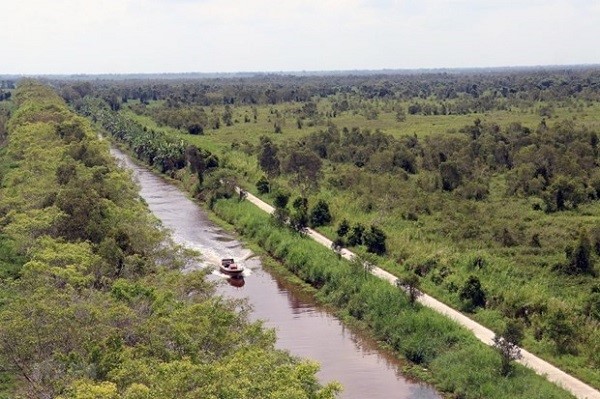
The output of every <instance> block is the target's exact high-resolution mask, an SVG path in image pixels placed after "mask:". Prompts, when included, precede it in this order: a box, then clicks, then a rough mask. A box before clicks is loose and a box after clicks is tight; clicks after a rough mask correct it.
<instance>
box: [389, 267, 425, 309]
mask: <svg viewBox="0 0 600 399" xmlns="http://www.w3.org/2000/svg"><path fill="white" fill-rule="evenodd" d="M396 287H398V288H400V289H402V290H404V291H405V292H406V293H407V294H408V300H409V301H410V303H415V301H416V300H417V298H418V297H420V296H421V295H423V293H422V292H421V291H420V290H419V289H420V287H421V280H420V279H419V276H417V275H416V274H414V273H408V274H407V275H406V276H404V277H402V278H399V279H397V280H396Z"/></svg>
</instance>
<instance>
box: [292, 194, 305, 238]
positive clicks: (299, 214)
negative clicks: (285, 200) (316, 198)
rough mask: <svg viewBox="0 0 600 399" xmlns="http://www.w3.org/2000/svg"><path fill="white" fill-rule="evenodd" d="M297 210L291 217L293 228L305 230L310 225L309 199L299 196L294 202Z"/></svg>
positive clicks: (293, 205) (300, 230) (293, 204)
mask: <svg viewBox="0 0 600 399" xmlns="http://www.w3.org/2000/svg"><path fill="white" fill-rule="evenodd" d="M292 207H293V208H294V210H295V212H294V213H293V214H292V216H291V218H290V226H291V227H292V229H294V230H296V231H298V232H303V231H304V230H306V227H308V200H307V199H306V198H304V197H297V198H296V199H295V200H294V202H293V203H292Z"/></svg>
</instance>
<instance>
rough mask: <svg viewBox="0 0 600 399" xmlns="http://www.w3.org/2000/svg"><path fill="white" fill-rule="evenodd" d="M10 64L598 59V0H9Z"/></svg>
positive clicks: (10, 68)
mask: <svg viewBox="0 0 600 399" xmlns="http://www.w3.org/2000/svg"><path fill="white" fill-rule="evenodd" d="M0 20H1V21H2V24H1V26H2V30H1V34H0V74H26V75H28V74H79V73H81V74H98V73H176V72H258V71H267V72H276V71H328V70H364V69H370V70H378V69H415V68H463V67H494V66H531V65H574V64H599V63H600V46H599V45H598V40H600V0H514V1H513V0H371V1H369V0H0Z"/></svg>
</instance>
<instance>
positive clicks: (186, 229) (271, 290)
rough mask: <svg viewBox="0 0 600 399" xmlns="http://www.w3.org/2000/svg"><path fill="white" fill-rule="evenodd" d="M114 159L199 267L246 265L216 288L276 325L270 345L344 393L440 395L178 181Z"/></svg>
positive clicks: (411, 397)
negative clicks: (264, 257) (278, 272)
mask: <svg viewBox="0 0 600 399" xmlns="http://www.w3.org/2000/svg"><path fill="white" fill-rule="evenodd" d="M111 152H112V154H113V156H115V157H116V158H117V159H119V161H120V162H121V164H122V165H123V166H124V167H126V168H128V169H131V170H132V171H133V176H134V178H135V180H136V181H137V182H138V184H139V185H140V188H141V191H140V194H141V196H142V197H143V198H144V200H145V201H146V202H147V203H148V206H149V208H150V210H151V211H152V212H153V213H154V214H155V215H156V216H157V217H158V218H159V219H160V220H161V221H162V223H163V225H164V226H165V227H166V228H168V229H169V230H171V232H172V236H173V238H174V240H175V241H176V242H177V243H179V244H182V245H184V246H186V247H188V248H193V249H196V250H198V251H200V252H201V253H202V254H203V261H202V263H203V264H202V265H200V266H201V267H211V268H214V267H217V265H218V264H219V261H220V259H221V258H229V257H230V258H234V259H236V260H239V261H241V262H242V263H243V265H244V266H245V267H246V268H248V270H247V271H245V272H244V274H245V277H244V279H241V280H236V281H233V283H237V284H235V285H238V286H239V285H241V284H240V283H244V284H243V286H242V287H235V286H232V285H228V284H222V285H221V286H220V288H219V292H220V293H221V294H223V295H225V296H229V297H234V298H247V299H248V301H249V303H250V304H251V305H252V307H253V312H252V318H254V319H260V320H264V321H265V325H266V326H267V327H271V328H275V329H276V331H277V347H278V348H281V349H286V350H288V351H290V353H292V354H294V355H297V356H301V357H303V358H309V359H313V360H315V361H317V362H319V363H320V365H321V371H320V372H319V374H318V376H319V379H321V380H322V381H323V382H327V381H331V380H336V381H339V382H340V383H341V384H342V385H343V387H344V391H343V393H342V394H341V395H340V397H341V398H346V399H366V398H369V399H376V398H398V399H433V398H439V397H440V396H439V395H438V394H437V393H436V392H435V390H433V389H432V388H431V387H429V386H427V385H424V384H419V383H415V382H412V381H408V380H406V379H405V378H404V377H403V376H402V374H401V373H400V372H399V367H400V364H399V363H398V362H397V361H396V360H395V359H394V358H393V357H392V356H388V355H386V354H385V353H383V352H380V351H379V350H377V348H376V345H375V343H374V342H372V341H370V340H369V339H366V338H364V337H362V336H360V335H358V334H355V333H354V332H352V331H350V330H348V329H347V328H345V327H344V325H343V324H342V323H341V322H340V321H339V320H338V319H336V318H335V317H334V316H332V315H331V314H329V313H327V312H326V311H324V310H323V309H321V308H319V307H318V306H317V304H316V303H315V302H314V301H313V300H312V298H310V297H309V296H307V295H306V294H304V293H302V292H299V291H298V290H296V289H295V287H294V286H291V285H290V284H288V283H287V282H286V281H285V280H280V279H277V278H276V276H273V275H271V274H270V273H269V272H268V271H266V270H264V269H263V268H262V266H261V263H260V259H259V258H258V257H255V256H254V255H253V254H252V252H251V251H250V250H248V249H246V248H244V247H242V245H241V244H240V243H239V242H238V241H236V240H235V239H234V238H233V237H232V236H231V235H229V234H228V233H227V232H226V231H224V230H223V229H221V228H219V227H218V226H216V225H214V224H213V223H212V222H211V221H209V220H208V218H207V216H206V214H205V213H204V211H203V210H202V209H201V208H200V207H198V206H197V205H196V204H195V203H194V202H193V201H191V200H190V199H188V198H187V197H186V196H185V194H184V193H182V192H181V191H180V190H179V189H178V188H177V187H175V186H173V185H171V184H169V183H167V182H166V181H164V180H163V179H161V178H160V177H157V176H156V175H154V174H153V173H151V172H150V171H148V170H147V169H145V168H143V167H140V166H137V165H135V164H134V163H133V162H131V160H130V159H129V158H128V157H127V156H126V155H125V154H123V153H122V152H120V151H119V150H116V149H113V150H111Z"/></svg>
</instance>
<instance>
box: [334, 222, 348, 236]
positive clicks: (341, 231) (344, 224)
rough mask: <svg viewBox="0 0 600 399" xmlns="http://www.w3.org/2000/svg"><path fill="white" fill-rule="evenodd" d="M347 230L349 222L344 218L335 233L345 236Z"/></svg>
mask: <svg viewBox="0 0 600 399" xmlns="http://www.w3.org/2000/svg"><path fill="white" fill-rule="evenodd" d="M349 231H350V223H348V220H346V219H344V220H342V222H341V223H340V225H339V226H338V228H337V231H336V233H337V235H338V236H339V237H346V234H348V232H349Z"/></svg>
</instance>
